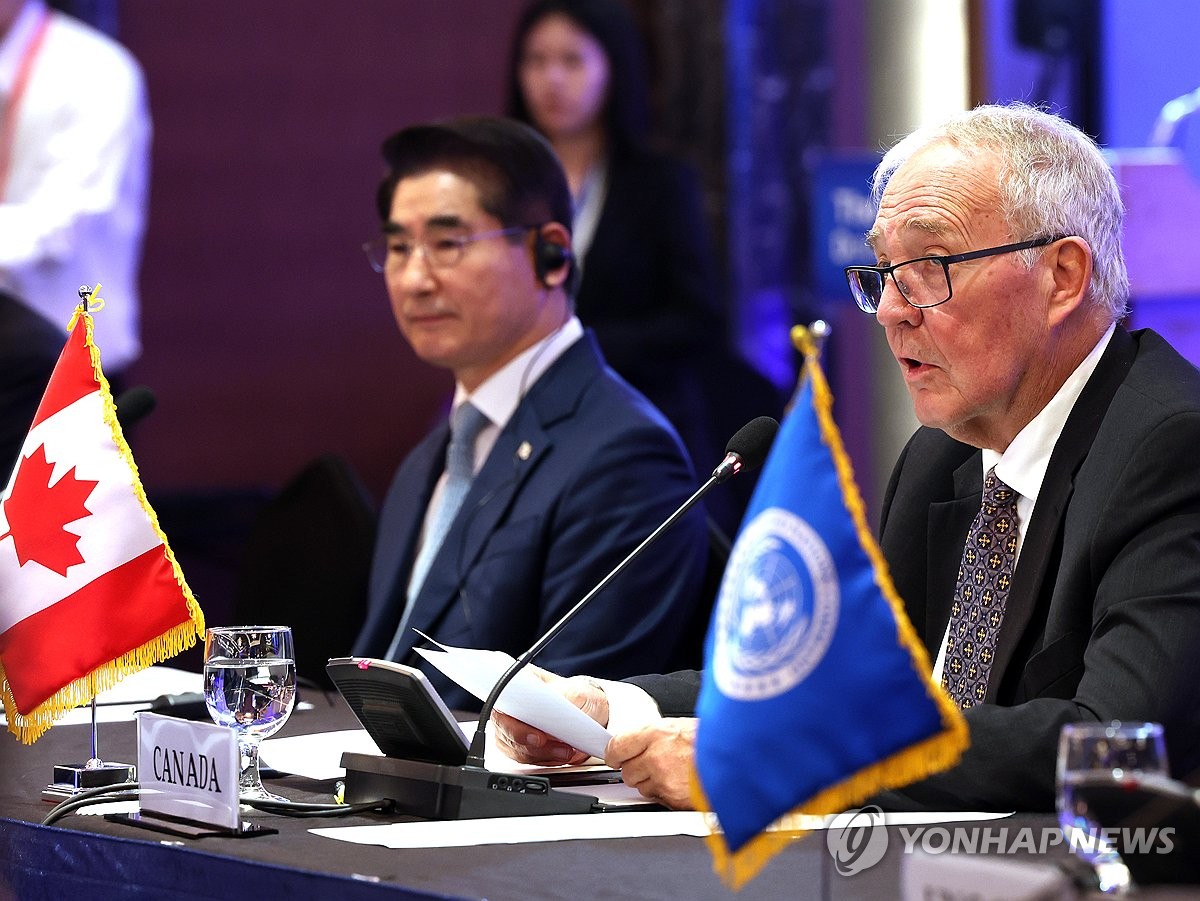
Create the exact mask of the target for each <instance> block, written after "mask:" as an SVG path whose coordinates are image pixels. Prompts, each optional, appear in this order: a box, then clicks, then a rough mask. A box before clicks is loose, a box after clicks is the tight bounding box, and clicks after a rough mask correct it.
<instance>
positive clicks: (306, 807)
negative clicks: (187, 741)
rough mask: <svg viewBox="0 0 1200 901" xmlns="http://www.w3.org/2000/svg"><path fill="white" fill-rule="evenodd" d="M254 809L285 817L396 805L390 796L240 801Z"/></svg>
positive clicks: (382, 810) (332, 814) (333, 814)
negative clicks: (336, 800) (351, 799)
mask: <svg viewBox="0 0 1200 901" xmlns="http://www.w3.org/2000/svg"><path fill="white" fill-rule="evenodd" d="M242 803H243V804H245V805H247V806H248V807H253V808H254V809H255V810H261V811H262V812H264V813H275V814H279V815H280V816H285V817H342V816H348V815H350V814H352V813H366V812H368V811H371V810H378V811H379V812H380V813H390V812H391V811H392V810H394V809H395V807H396V802H395V801H393V800H392V799H391V798H380V799H379V800H377V801H360V802H359V803H357V804H314V803H307V802H303V801H267V800H263V801H259V800H245V801H243V802H242Z"/></svg>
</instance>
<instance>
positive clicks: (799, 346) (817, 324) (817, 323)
mask: <svg viewBox="0 0 1200 901" xmlns="http://www.w3.org/2000/svg"><path fill="white" fill-rule="evenodd" d="M832 332H833V329H831V328H830V327H829V323H828V322H826V321H825V320H824V319H815V320H813V321H812V322H811V323H809V324H808V325H793V326H792V331H791V339H792V344H794V345H795V347H796V350H798V351H800V353H802V354H804V356H805V357H820V355H821V347H822V346H823V345H824V344H825V339H826V338H828V337H829V336H830V334H832Z"/></svg>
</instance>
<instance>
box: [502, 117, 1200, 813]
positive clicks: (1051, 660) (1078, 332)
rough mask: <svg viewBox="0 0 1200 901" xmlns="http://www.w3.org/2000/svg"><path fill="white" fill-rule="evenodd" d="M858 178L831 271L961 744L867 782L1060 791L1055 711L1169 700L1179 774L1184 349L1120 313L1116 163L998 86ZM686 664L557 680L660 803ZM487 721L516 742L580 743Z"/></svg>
mask: <svg viewBox="0 0 1200 901" xmlns="http://www.w3.org/2000/svg"><path fill="white" fill-rule="evenodd" d="M874 187H875V199H876V201H877V203H878V215H877V217H876V219H875V223H874V226H873V227H872V228H871V230H870V232H869V233H868V235H867V244H868V246H870V247H871V249H872V250H873V251H874V254H875V257H876V265H874V266H851V267H849V268H848V269H847V270H846V274H847V278H848V280H849V283H850V290H851V293H852V294H853V296H854V299H855V300H856V302H857V303H858V305H859V307H860V308H861V309H862V310H863V311H865V312H867V313H870V314H872V315H874V316H875V317H876V318H877V319H878V321H879V324H880V325H881V326H883V328H884V330H885V331H886V333H887V339H888V344H889V346H890V347H891V350H892V353H893V355H894V356H895V358H896V363H897V365H898V366H899V370H900V374H901V375H902V377H903V378H904V382H905V384H906V386H907V388H908V391H909V394H910V395H911V397H912V402H913V406H914V409H915V410H916V414H917V418H918V419H919V420H920V422H921V425H922V427H921V428H920V429H919V430H918V431H917V432H916V434H914V435H913V437H912V438H911V440H910V441H909V443H908V445H907V447H905V449H904V451H903V453H902V454H901V456H900V459H899V461H898V463H897V464H896V467H895V469H894V471H893V474H892V477H891V480H890V482H889V484H888V487H887V491H886V494H885V498H884V503H883V510H882V517H881V542H880V543H881V546H882V549H883V552H884V555H885V556H886V558H887V562H888V564H889V567H890V569H891V574H892V577H893V579H894V581H895V584H896V588H897V590H898V591H899V594H900V596H901V597H902V598H903V599H904V601H905V604H906V606H907V608H908V613H909V617H910V618H911V620H912V623H913V625H914V626H915V628H916V630H917V632H918V633H919V634H920V636H921V637H922V638H923V640H924V642H925V645H926V647H927V648H928V650H929V655H930V659H931V660H932V661H934V669H933V672H932V673H931V677H932V678H934V679H936V680H938V681H939V682H941V684H942V685H943V686H945V688H946V690H947V692H948V693H949V694H950V696H951V697H952V698H953V699H954V700H955V701H957V702H958V704H959V705H960V706H961V707H962V708H963V709H964V711H965V716H966V719H967V722H968V724H969V726H970V730H971V747H970V749H969V750H968V751H967V752H966V754H965V755H964V756H963V758H962V760H961V762H960V764H959V765H958V766H956V767H954V768H953V769H951V770H949V771H947V772H945V773H942V774H939V775H937V776H934V777H931V778H929V779H926V780H924V781H923V782H919V783H916V784H914V785H912V786H910V787H909V788H907V789H906V790H905V791H904V793H903V795H901V794H899V793H893V794H892V795H889V797H888V798H886V799H884V800H885V801H886V803H888V804H890V805H893V806H909V805H914V804H915V805H920V806H926V807H931V808H933V809H942V810H944V809H956V808H957V809H967V810H985V809H990V810H1014V809H1015V810H1032V811H1045V810H1052V809H1053V808H1054V782H1055V755H1056V745H1057V741H1058V736H1059V732H1060V730H1061V727H1062V725H1063V724H1064V723H1070V722H1076V721H1088V720H1092V721H1108V720H1113V719H1123V720H1138V721H1145V720H1150V721H1157V722H1160V723H1162V724H1163V726H1164V729H1165V735H1166V740H1167V746H1168V757H1169V759H1170V762H1171V769H1172V771H1173V773H1174V774H1175V775H1177V776H1186V775H1188V774H1192V773H1194V772H1195V771H1196V770H1197V768H1198V767H1200V690H1198V688H1197V686H1200V653H1198V650H1200V467H1197V466H1196V465H1195V454H1196V449H1197V448H1198V447H1200V373H1198V372H1197V370H1196V368H1195V367H1194V366H1193V365H1192V364H1191V363H1189V362H1187V361H1186V360H1184V359H1183V358H1182V357H1181V356H1180V355H1179V354H1178V353H1176V352H1175V351H1174V350H1173V349H1172V348H1171V347H1170V346H1169V345H1168V344H1167V343H1166V342H1165V341H1164V340H1163V339H1162V338H1161V337H1159V336H1158V335H1156V334H1155V333H1153V332H1151V331H1148V330H1143V331H1135V332H1130V331H1127V330H1126V328H1125V327H1124V326H1123V325H1122V323H1121V320H1122V319H1123V317H1124V316H1125V312H1126V301H1127V299H1128V294H1129V280H1128V276H1127V274H1126V271H1125V263H1124V260H1123V257H1122V253H1121V246H1120V239H1121V223H1122V218H1123V215H1124V210H1123V206H1122V203H1121V198H1120V193H1119V191H1118V188H1117V184H1116V181H1115V179H1114V178H1113V175H1112V172H1111V170H1110V169H1109V167H1108V165H1107V164H1106V163H1105V160H1104V158H1103V156H1102V155H1101V153H1100V151H1099V150H1098V149H1097V148H1096V146H1095V145H1094V144H1093V143H1092V141H1091V140H1089V139H1088V138H1087V137H1086V136H1085V135H1084V134H1083V133H1081V132H1080V131H1079V130H1078V129H1076V128H1075V127H1073V126H1072V125H1070V124H1069V123H1067V122H1065V121H1063V120H1062V119H1060V118H1058V117H1056V116H1053V115H1050V114H1048V113H1045V112H1042V111H1040V110H1036V109H1032V108H1029V107H1027V106H1022V105H1019V104H1014V105H1011V106H1005V107H997V106H989V107H980V108H978V109H976V110H973V111H971V112H967V113H963V114H960V115H958V116H955V117H953V118H952V119H950V120H949V121H947V122H944V123H941V124H939V125H935V126H931V127H928V128H923V129H921V130H919V131H917V132H915V133H914V134H912V135H910V136H909V137H907V138H906V139H904V140H902V141H901V142H900V143H899V144H897V145H896V146H895V147H893V148H892V149H891V150H890V151H889V152H888V153H887V154H886V155H885V156H884V158H883V160H882V162H881V164H880V166H879V168H878V169H877V171H876V174H875V182H874ZM631 683H635V684H631ZM698 687H699V678H698V676H697V674H696V673H672V674H669V675H665V676H646V677H639V678H637V679H633V680H630V682H628V683H617V684H607V683H606V684H604V685H602V686H600V687H597V686H594V685H592V684H591V683H589V682H586V681H585V680H579V679H573V680H567V681H565V682H564V683H563V690H564V691H565V692H568V693H569V694H570V695H571V696H572V697H573V698H574V699H576V702H577V703H579V704H580V705H581V706H584V707H585V709H588V710H589V711H594V713H593V716H595V717H596V718H597V719H598V720H600V721H601V722H607V723H608V724H609V727H610V729H613V730H615V731H616V732H618V733H621V734H618V735H616V737H614V738H613V740H612V741H611V742H610V744H609V748H608V754H607V757H608V761H609V763H610V764H612V765H614V766H620V767H622V768H623V771H624V773H625V778H626V781H627V782H630V783H632V784H635V785H637V786H638V787H639V789H641V791H642V792H643V793H644V794H646V795H648V796H651V797H657V798H661V799H663V800H665V801H666V802H667V803H669V804H672V805H674V806H686V804H687V803H688V791H687V779H688V771H689V769H690V767H689V766H688V762H689V761H690V758H691V752H692V736H693V735H694V728H695V726H694V721H693V720H689V719H687V718H686V717H689V716H690V715H691V714H692V710H693V704H694V702H695V698H696V692H697V689H698ZM659 716H666V717H674V718H673V719H658V718H657V717H659ZM498 724H499V727H500V729H499V732H500V738H501V742H502V744H504V745H505V746H506V747H507V748H508V750H509V752H510V753H511V754H512V755H513V756H515V757H517V758H518V759H521V760H525V761H528V762H533V761H549V760H555V759H558V760H562V759H566V760H568V761H573V760H576V759H577V756H576V755H575V754H573V749H570V748H567V747H565V746H563V745H562V743H561V742H557V741H555V740H554V739H553V738H552V737H550V736H547V735H545V734H544V733H539V732H537V731H536V730H531V729H529V728H528V727H525V726H523V725H522V724H519V723H516V722H514V721H512V720H509V719H506V718H504V717H499V718H498ZM746 752H747V758H746V762H747V766H753V761H754V753H755V749H754V748H747V749H746Z"/></svg>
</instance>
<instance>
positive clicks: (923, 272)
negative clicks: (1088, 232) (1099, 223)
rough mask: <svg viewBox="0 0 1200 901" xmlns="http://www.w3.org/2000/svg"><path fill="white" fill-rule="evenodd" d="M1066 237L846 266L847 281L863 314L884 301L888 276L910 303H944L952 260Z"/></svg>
mask: <svg viewBox="0 0 1200 901" xmlns="http://www.w3.org/2000/svg"><path fill="white" fill-rule="evenodd" d="M1065 237H1067V236H1066V235H1055V236H1054V237H1049V238H1034V239H1033V240H1031V241H1018V242H1017V243H1016V244H1001V245H1000V246H999V247H988V248H985V249H984V250H971V251H968V252H967V253H952V254H949V255H946V256H930V257H918V258H917V259H915V260H905V261H904V262H903V263H895V264H894V265H891V266H847V267H846V270H845V271H846V281H847V282H849V283H850V293H851V294H853V295H854V302H855V303H857V304H858V308H859V309H860V310H862V311H863V312H864V313H871V314H875V313H878V312H879V304H880V303H881V302H882V301H883V288H884V285H885V283H886V281H887V277H888V276H889V275H890V276H891V277H892V281H893V282H895V284H896V287H897V288H898V289H899V291H900V296H901V297H903V298H904V299H905V300H906V301H908V304H909V306H914V307H918V308H919V309H922V310H924V309H927V308H928V307H936V306H938V305H939V304H943V303H945V302H946V301H948V300H949V299H950V298H951V297H953V296H954V287H953V285H951V283H950V264H951V263H965V262H967V261H968V260H979V259H983V258H984V257H994V256H999V255H1000V254H1003V253H1016V252H1017V251H1018V250H1029V249H1030V248H1033V247H1045V246H1046V245H1047V244H1053V243H1054V242H1055V241H1061V240H1062V239H1063V238H1065Z"/></svg>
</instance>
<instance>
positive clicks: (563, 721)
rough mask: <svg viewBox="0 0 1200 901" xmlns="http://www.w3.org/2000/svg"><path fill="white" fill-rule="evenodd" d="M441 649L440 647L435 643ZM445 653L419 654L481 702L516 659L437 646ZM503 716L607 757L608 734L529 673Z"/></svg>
mask: <svg viewBox="0 0 1200 901" xmlns="http://www.w3.org/2000/svg"><path fill="white" fill-rule="evenodd" d="M435 643H436V642H435ZM438 647H439V648H441V650H427V649H424V648H417V653H419V654H420V655H421V656H422V657H424V658H425V659H426V660H428V661H429V662H430V663H432V664H433V665H434V666H436V667H437V668H438V669H439V670H441V671H442V672H443V673H444V674H445V675H446V676H447V677H448V678H450V679H453V680H454V681H455V682H456V683H458V684H459V685H461V686H462V687H463V688H465V689H466V690H467V691H469V692H470V693H471V694H473V695H475V697H477V698H479V700H481V701H485V700H487V696H488V695H489V694H490V693H491V690H492V686H494V685H495V684H496V681H497V680H498V679H499V678H500V677H501V676H502V675H503V674H504V672H505V670H507V669H508V668H509V667H510V666H512V664H513V662H514V659H513V658H512V657H511V656H509V655H508V654H505V653H503V652H502V651H479V650H474V649H471V648H454V647H449V646H447V645H443V644H438ZM496 709H497V710H499V711H500V712H501V713H507V714H508V715H509V716H513V717H516V718H517V719H519V720H521V721H522V722H524V723H529V725H531V726H536V727H537V728H539V729H541V730H543V731H545V732H548V733H549V734H551V735H553V736H555V737H557V738H560V739H562V740H563V741H565V742H567V743H568V744H570V745H573V746H574V747H576V748H579V749H580V750H582V751H587V752H588V753H589V754H591V755H592V756H593V757H599V758H603V757H604V749H605V748H606V747H607V746H608V740H609V739H610V738H611V737H612V736H611V735H610V734H609V732H608V730H607V729H605V728H604V727H603V726H601V725H600V724H599V723H597V722H596V721H595V720H593V719H592V718H591V717H590V716H588V715H587V714H586V713H584V712H583V711H582V710H580V709H579V708H578V707H576V706H575V705H574V704H572V703H571V702H570V701H568V700H567V699H566V698H564V697H563V696H562V695H561V694H559V693H558V692H557V691H555V690H554V689H553V688H551V687H550V686H549V685H547V684H546V683H545V682H543V681H542V680H541V679H539V678H538V677H537V676H535V675H534V673H533V670H531V669H529V668H526V669H523V670H521V671H520V672H519V673H517V675H516V678H514V679H513V680H512V682H510V683H509V684H508V687H507V688H505V689H504V691H503V692H501V694H500V698H499V699H498V700H497V702H496Z"/></svg>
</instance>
